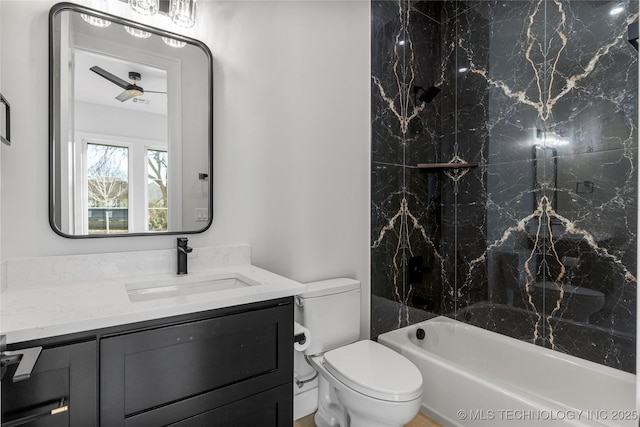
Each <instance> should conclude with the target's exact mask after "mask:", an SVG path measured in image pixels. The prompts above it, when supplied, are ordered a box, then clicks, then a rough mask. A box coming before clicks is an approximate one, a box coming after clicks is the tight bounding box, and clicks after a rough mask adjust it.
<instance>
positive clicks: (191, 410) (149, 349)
mask: <svg viewBox="0 0 640 427" xmlns="http://www.w3.org/2000/svg"><path fill="white" fill-rule="evenodd" d="M292 302H293V299H292V298H282V299H278V300H271V301H265V302H261V303H254V304H247V305H243V306H235V307H229V308H224V309H219V310H212V311H207V312H200V313H194V314H190V315H183V316H178V317H171V318H164V319H158V320H154V321H149V322H143V323H136V324H129V325H126V326H122V327H117V328H110V329H109V330H101V331H98V332H97V333H96V332H95V331H94V338H95V340H94V341H92V342H87V343H82V344H74V346H80V347H77V348H78V350H73V349H72V347H73V346H69V347H68V348H67V347H60V348H59V349H45V350H43V352H42V354H41V356H40V359H39V360H38V364H37V367H38V369H40V370H42V372H43V375H45V374H46V376H42V378H40V376H39V375H40V371H37V372H36V371H34V375H32V378H31V380H28V381H24V384H27V383H29V382H30V381H32V380H37V382H34V383H32V384H33V385H32V386H31V388H29V390H18V389H17V388H15V386H14V385H13V384H11V385H6V384H5V381H3V386H2V387H3V388H2V411H3V416H4V415H8V413H7V412H6V411H5V399H8V400H13V401H15V404H13V407H18V406H20V405H22V406H29V407H30V406H31V405H32V401H35V396H36V395H38V402H40V401H42V402H43V403H49V402H54V403H55V401H56V399H59V398H62V397H64V396H67V399H68V403H69V410H68V411H67V413H66V414H63V415H61V416H59V417H55V416H51V417H49V419H50V421H47V422H51V423H46V424H45V423H44V422H45V419H44V418H43V420H42V424H40V421H39V422H38V424H28V425H29V426H32V425H33V426H36V425H37V426H40V425H42V426H49V425H51V426H58V425H60V426H67V425H70V426H82V427H85V426H92V425H98V424H99V425H101V426H109V427H110V426H144V427H150V426H167V425H171V426H225V427H227V426H239V427H240V426H247V427H253V426H261V427H271V426H273V427H284V426H288V427H290V426H291V425H292V424H293V384H292V381H293V303H292ZM85 347H86V348H85ZM89 347H90V349H89ZM73 348H74V349H75V347H73ZM62 349H66V350H62ZM80 349H82V350H83V351H85V352H84V353H81V352H80ZM72 350H73V351H76V352H77V354H76V355H75V356H73V355H71V353H73V351H72ZM65 351H66V352H67V353H68V354H69V355H68V356H66V358H65V357H62V356H59V355H58V353H60V352H63V353H64V352H65ZM67 353H64V354H65V355H66V354H67ZM74 354H75V353H74ZM50 355H51V356H50ZM50 357H51V358H52V359H55V360H53V361H51V362H50V361H49V358H50ZM78 357H81V358H82V359H83V360H82V363H79V366H78V367H77V374H78V375H80V373H82V378H81V379H78V380H74V378H75V377H74V375H76V371H75V370H74V369H76V368H75V367H74V366H75V365H74V363H77V360H76V359H77V358H78ZM58 359H61V360H60V361H58ZM62 359H64V360H62ZM65 363H66V365H68V366H70V367H67V368H66V369H67V370H66V371H64V369H65V368H63V367H62V366H63V365H65ZM40 365H42V366H40ZM58 365H60V368H59V369H63V371H62V372H58V371H56V369H58V368H57V367H58ZM89 367H90V368H92V369H93V370H91V369H88V368H89ZM16 384H20V383H16ZM79 384H82V387H86V389H78V390H76V389H74V386H75V387H78V386H79ZM66 390H70V391H68V392H67V391H66ZM74 390H75V391H76V394H74ZM81 390H84V391H82V392H81V394H78V393H77V392H78V391H81ZM40 395H41V396H40ZM18 396H23V397H18ZM21 399H22V400H21ZM82 399H85V400H88V401H91V402H88V403H82V405H83V408H84V409H83V410H82V411H80V410H79V409H76V407H77V406H78V404H79V403H80V402H82ZM23 400H24V402H26V405H25V404H23ZM33 404H35V403H33ZM84 405H86V406H84ZM76 411H78V412H76ZM85 412H86V413H87V414H86V416H87V417H88V418H82V419H81V418H78V417H79V416H80V415H83V416H84V415H85ZM91 417H93V418H91ZM87 420H91V421H87ZM4 422H5V419H4V418H3V424H2V426H5V423H4ZM54 422H55V423H54Z"/></svg>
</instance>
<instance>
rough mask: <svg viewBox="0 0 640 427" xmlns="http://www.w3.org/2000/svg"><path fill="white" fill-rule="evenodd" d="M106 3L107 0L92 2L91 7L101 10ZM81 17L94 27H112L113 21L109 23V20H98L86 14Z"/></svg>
mask: <svg viewBox="0 0 640 427" xmlns="http://www.w3.org/2000/svg"><path fill="white" fill-rule="evenodd" d="M106 3H107V0H92V1H91V7H93V8H96V9H100V8H101V7H104V6H105V5H106ZM80 16H81V17H82V19H84V20H85V22H88V23H89V24H91V25H93V26H94V27H99V28H107V27H108V26H109V25H111V21H109V20H108V19H102V18H98V17H95V16H93V15H87V14H85V13H83V14H81V15H80Z"/></svg>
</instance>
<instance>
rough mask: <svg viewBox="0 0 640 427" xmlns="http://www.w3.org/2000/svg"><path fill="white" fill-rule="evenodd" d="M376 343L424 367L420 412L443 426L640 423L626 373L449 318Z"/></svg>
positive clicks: (630, 376)
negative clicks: (419, 332)
mask: <svg viewBox="0 0 640 427" xmlns="http://www.w3.org/2000/svg"><path fill="white" fill-rule="evenodd" d="M418 328H422V329H423V330H424V331H425V335H426V336H425V338H424V339H423V340H418V339H417V338H416V331H417V329H418ZM378 341H379V342H380V343H382V344H384V345H386V346H388V347H390V348H392V349H393V350H395V351H397V352H399V353H401V354H403V355H404V356H405V357H407V358H408V359H409V360H411V361H412V362H413V363H415V364H416V366H418V368H419V369H420V371H421V372H422V377H423V380H424V394H423V401H422V411H423V412H424V413H426V414H427V415H429V416H431V417H432V418H434V419H436V420H438V421H440V422H441V423H442V424H444V425H445V426H485V427H489V426H505V427H511V426H554V427H555V426H603V425H604V426H638V421H637V420H638V414H637V413H636V411H635V387H636V386H635V379H636V376H635V375H633V374H630V373H627V372H623V371H619V370H617V369H613V368H609V367H606V366H603V365H600V364H597V363H593V362H589V361H586V360H582V359H579V358H577V357H573V356H569V355H566V354H562V353H559V352H557V351H553V350H549V349H546V348H543V347H540V346H537V345H533V344H530V343H526V342H523V341H519V340H517V339H514V338H510V337H507V336H504V335H500V334H497V333H494V332H490V331H487V330H484V329H482V328H478V327H476V326H471V325H468V324H466V323H462V322H460V321H457V320H453V319H450V318H447V317H443V316H441V317H436V318H434V319H431V320H427V321H424V322H422V323H419V324H416V325H412V326H408V327H405V328H402V329H399V330H396V331H392V332H387V333H385V334H382V335H380V336H379V337H378Z"/></svg>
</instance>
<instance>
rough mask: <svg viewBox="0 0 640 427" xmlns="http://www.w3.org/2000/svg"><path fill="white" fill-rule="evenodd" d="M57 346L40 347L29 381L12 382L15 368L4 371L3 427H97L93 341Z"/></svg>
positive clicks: (9, 366)
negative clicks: (95, 426) (94, 426)
mask: <svg viewBox="0 0 640 427" xmlns="http://www.w3.org/2000/svg"><path fill="white" fill-rule="evenodd" d="M57 344H58V343H52V344H47V345H46V346H44V347H43V349H42V352H41V353H40V356H39V357H38V359H37V362H36V364H35V365H34V367H33V370H32V371H31V375H30V377H29V378H28V379H23V380H21V381H15V382H14V379H15V374H16V369H17V367H18V365H17V364H12V365H8V366H5V367H4V368H3V371H4V375H3V377H2V426H3V427H9V426H28V427H36V426H38V427H40V426H42V427H49V426H51V427H54V426H93V425H96V423H97V403H98V394H97V368H98V366H97V358H96V354H97V344H96V340H95V339H94V340H89V341H85V342H80V343H74V344H62V345H57ZM12 349H13V348H10V350H12ZM20 349H21V347H16V348H15V349H13V350H20Z"/></svg>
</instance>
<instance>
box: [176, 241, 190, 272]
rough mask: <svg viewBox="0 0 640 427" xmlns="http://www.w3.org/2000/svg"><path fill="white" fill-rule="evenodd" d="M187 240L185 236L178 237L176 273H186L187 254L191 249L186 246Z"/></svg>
mask: <svg viewBox="0 0 640 427" xmlns="http://www.w3.org/2000/svg"><path fill="white" fill-rule="evenodd" d="M188 242H189V239H187V238H186V237H178V247H177V249H178V250H177V252H178V272H177V273H178V274H187V254H188V253H191V251H192V250H193V248H190V247H189V246H187V243H188Z"/></svg>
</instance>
